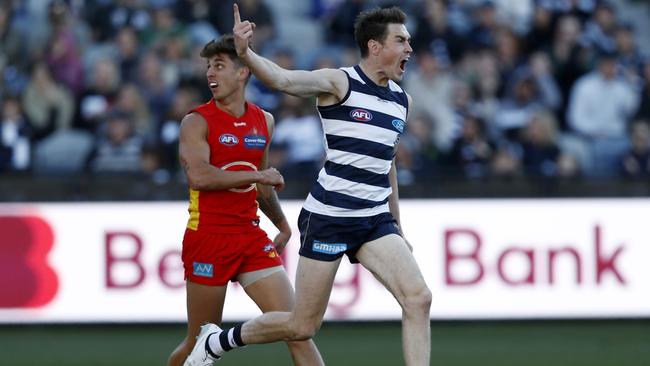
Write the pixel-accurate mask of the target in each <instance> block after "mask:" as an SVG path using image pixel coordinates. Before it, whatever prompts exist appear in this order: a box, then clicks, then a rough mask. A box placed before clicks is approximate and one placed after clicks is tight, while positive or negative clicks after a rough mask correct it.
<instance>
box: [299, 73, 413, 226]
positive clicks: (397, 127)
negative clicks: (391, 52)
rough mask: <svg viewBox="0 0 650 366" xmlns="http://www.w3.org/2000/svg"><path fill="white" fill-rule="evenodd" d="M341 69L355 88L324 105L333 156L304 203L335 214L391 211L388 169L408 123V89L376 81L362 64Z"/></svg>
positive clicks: (328, 145)
mask: <svg viewBox="0 0 650 366" xmlns="http://www.w3.org/2000/svg"><path fill="white" fill-rule="evenodd" d="M341 70H343V71H344V72H345V73H346V74H347V76H348V81H349V85H350V87H349V88H348V93H347V94H346V96H345V97H344V98H343V100H342V101H341V102H339V103H337V104H335V105H332V106H327V107H318V113H319V114H320V118H321V121H322V123H323V131H324V133H325V143H326V146H325V149H326V156H327V159H326V161H325V166H324V167H323V169H321V171H320V173H319V174H318V180H317V181H316V183H315V184H314V186H313V187H312V189H311V192H310V193H309V195H308V196H307V199H306V200H305V203H304V206H303V207H304V208H305V210H307V211H310V212H314V213H317V214H321V215H327V216H335V217H367V216H374V215H377V214H380V213H384V212H389V209H388V196H390V194H391V193H392V190H391V187H390V183H389V180H388V173H389V171H390V168H391V164H392V160H393V157H394V156H395V147H396V145H397V143H398V141H399V136H400V134H401V133H402V132H403V131H404V127H405V125H406V115H407V112H408V99H407V97H406V93H405V92H404V91H403V90H402V88H400V87H399V85H397V84H396V83H395V82H393V81H392V80H391V81H389V82H388V86H387V87H382V86H379V85H377V84H375V83H374V82H373V81H372V80H370V79H369V78H368V76H366V75H365V74H364V73H363V71H362V70H361V68H360V67H359V65H357V66H354V67H346V68H341Z"/></svg>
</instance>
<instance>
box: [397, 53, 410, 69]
mask: <svg viewBox="0 0 650 366" xmlns="http://www.w3.org/2000/svg"><path fill="white" fill-rule="evenodd" d="M408 62H409V58H408V57H406V58H404V59H402V60H400V62H399V69H400V71H401V72H405V71H406V64H407V63H408Z"/></svg>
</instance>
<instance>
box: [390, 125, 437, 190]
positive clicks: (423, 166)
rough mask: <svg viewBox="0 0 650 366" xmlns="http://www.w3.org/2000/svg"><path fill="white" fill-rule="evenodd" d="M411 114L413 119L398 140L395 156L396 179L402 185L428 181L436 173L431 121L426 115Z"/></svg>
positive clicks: (435, 151) (435, 155)
mask: <svg viewBox="0 0 650 366" xmlns="http://www.w3.org/2000/svg"><path fill="white" fill-rule="evenodd" d="M411 113H412V116H413V117H411V118H410V119H409V122H408V125H407V127H406V131H405V133H404V134H403V135H402V137H401V138H400V148H399V149H398V150H397V156H396V163H397V179H398V182H400V183H403V184H407V183H408V184H413V183H415V182H417V181H418V180H419V179H425V180H426V179H430V178H431V177H433V176H434V175H436V173H437V171H438V162H437V161H436V160H437V159H438V157H439V156H438V155H439V150H438V148H437V147H436V145H435V144H434V141H433V138H432V135H433V132H432V131H433V121H432V120H431V118H429V117H428V116H427V114H426V113H417V114H416V113H415V112H411ZM400 151H402V152H401V153H400Z"/></svg>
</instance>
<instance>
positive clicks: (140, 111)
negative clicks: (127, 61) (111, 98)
mask: <svg viewBox="0 0 650 366" xmlns="http://www.w3.org/2000/svg"><path fill="white" fill-rule="evenodd" d="M112 108H113V109H116V110H119V111H122V112H125V113H127V114H129V115H131V116H132V117H133V126H134V128H135V131H136V133H137V134H138V135H140V136H142V137H144V138H147V137H152V136H153V134H154V131H153V130H154V128H153V121H152V119H151V111H149V106H148V105H147V102H146V101H145V99H144V97H143V96H142V93H141V92H140V89H138V87H137V86H136V85H135V84H133V83H125V84H122V85H121V86H120V89H119V90H118V92H117V96H116V98H115V103H114V106H113V107H112Z"/></svg>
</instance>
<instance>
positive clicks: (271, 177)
mask: <svg viewBox="0 0 650 366" xmlns="http://www.w3.org/2000/svg"><path fill="white" fill-rule="evenodd" d="M258 183H260V184H266V185H269V186H273V188H275V190H276V191H278V192H279V191H281V190H282V188H284V177H283V176H282V174H280V172H279V171H278V170H277V169H275V168H268V169H264V170H260V180H259V182H258Z"/></svg>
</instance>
